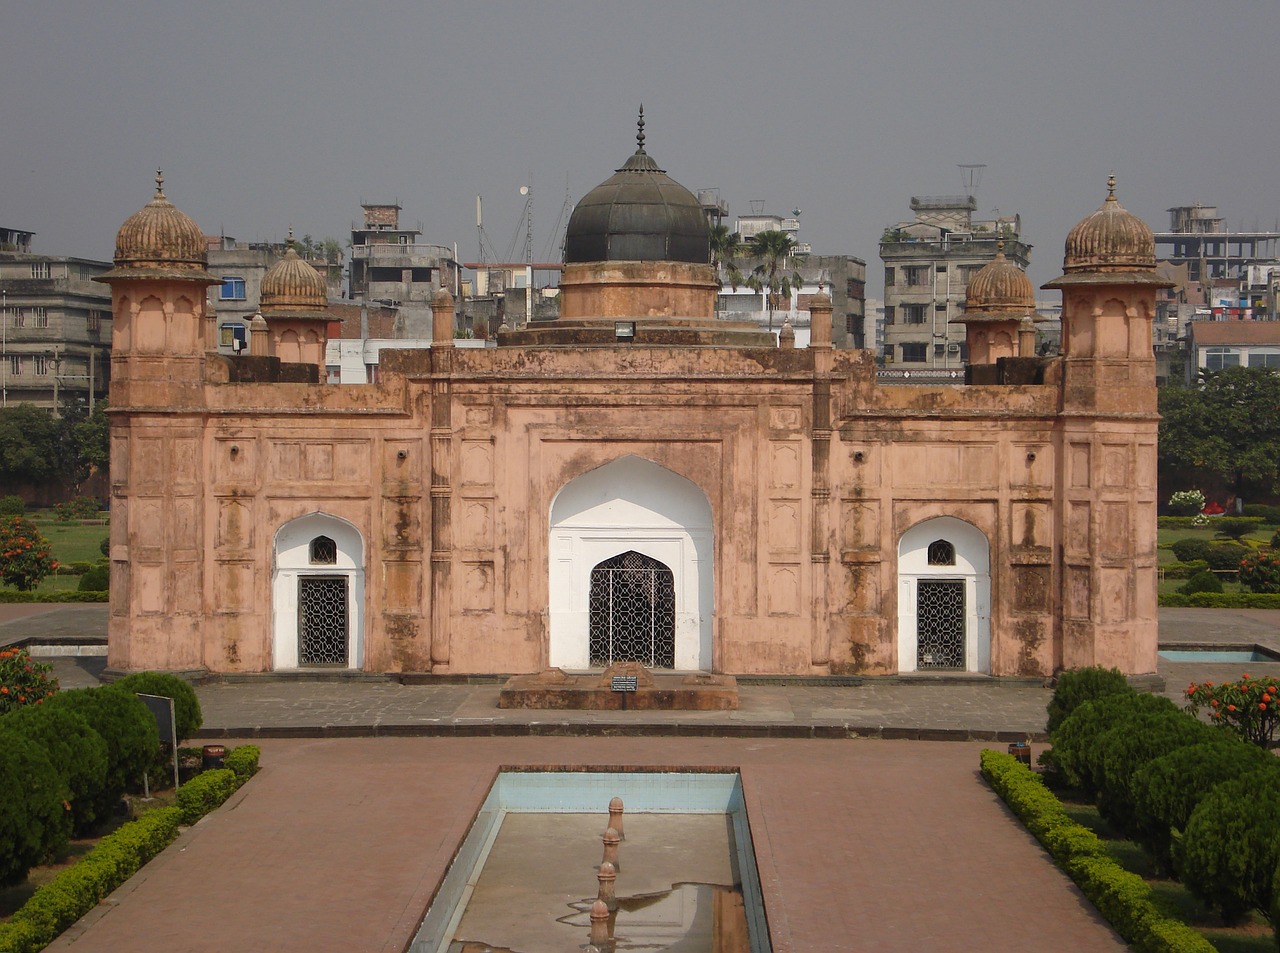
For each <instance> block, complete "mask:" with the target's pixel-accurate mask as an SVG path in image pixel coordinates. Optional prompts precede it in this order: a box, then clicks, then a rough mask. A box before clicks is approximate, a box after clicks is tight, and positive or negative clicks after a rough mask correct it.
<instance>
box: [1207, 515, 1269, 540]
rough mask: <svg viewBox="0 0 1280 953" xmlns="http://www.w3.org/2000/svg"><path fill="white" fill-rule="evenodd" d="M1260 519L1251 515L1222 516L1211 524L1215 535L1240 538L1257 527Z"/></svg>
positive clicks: (1260, 522)
mask: <svg viewBox="0 0 1280 953" xmlns="http://www.w3.org/2000/svg"><path fill="white" fill-rule="evenodd" d="M1261 525H1262V520H1260V519H1258V518H1257V517H1252V516H1224V517H1222V518H1221V519H1219V520H1217V521H1215V522H1214V524H1213V528H1214V532H1215V535H1217V536H1222V537H1225V538H1227V539H1234V540H1241V539H1244V538H1245V537H1246V536H1248V535H1249V534H1250V533H1252V532H1253V531H1254V530H1256V529H1258V528H1259V527H1260V526H1261Z"/></svg>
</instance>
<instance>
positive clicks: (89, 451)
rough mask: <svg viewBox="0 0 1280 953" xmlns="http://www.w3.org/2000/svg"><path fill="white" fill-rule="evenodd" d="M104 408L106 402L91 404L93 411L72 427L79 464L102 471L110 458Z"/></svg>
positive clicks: (105, 407)
mask: <svg viewBox="0 0 1280 953" xmlns="http://www.w3.org/2000/svg"><path fill="white" fill-rule="evenodd" d="M106 410H107V402H106V401H105V400H100V401H98V402H97V403H96V404H94V406H93V413H91V414H90V415H89V416H88V417H86V418H85V419H84V420H82V421H80V422H79V423H77V424H75V425H74V427H73V429H72V438H73V439H74V441H75V447H76V454H77V457H78V462H79V465H80V466H81V467H84V468H85V469H94V470H100V471H102V472H103V473H105V472H106V471H107V467H108V464H109V462H110V459H111V452H110V444H109V441H108V429H107V414H106Z"/></svg>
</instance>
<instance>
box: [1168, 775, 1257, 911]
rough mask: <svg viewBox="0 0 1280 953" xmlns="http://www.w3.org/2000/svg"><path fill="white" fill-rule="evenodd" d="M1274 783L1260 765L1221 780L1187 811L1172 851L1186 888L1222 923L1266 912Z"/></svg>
mask: <svg viewBox="0 0 1280 953" xmlns="http://www.w3.org/2000/svg"><path fill="white" fill-rule="evenodd" d="M1276 831H1280V784H1277V783H1276V774H1275V772H1274V771H1272V770H1267V769H1263V770H1261V771H1255V772H1253V773H1251V774H1246V775H1243V776H1241V777H1238V778H1235V779H1233V780H1231V781H1225V782H1223V783H1222V784H1220V785H1218V786H1217V787H1216V788H1214V789H1213V790H1212V791H1210V792H1209V793H1208V794H1207V795H1206V796H1205V797H1204V799H1203V800H1202V801H1201V802H1200V803H1199V804H1198V805H1197V806H1196V809H1195V810H1194V811H1193V812H1192V813H1191V819H1190V820H1189V821H1188V822H1187V829H1186V831H1185V832H1183V835H1182V840H1181V842H1180V844H1179V849H1178V851H1177V855H1178V856H1177V865H1178V874H1179V877H1180V879H1181V880H1182V882H1183V883H1184V884H1185V885H1186V886H1187V888H1188V889H1189V890H1190V891H1191V892H1192V893H1194V894H1195V895H1196V896H1198V897H1200V898H1201V899H1202V900H1204V901H1205V902H1206V903H1208V904H1209V905H1210V906H1212V907H1214V909H1216V910H1217V911H1218V912H1219V913H1221V914H1222V917H1223V919H1225V920H1226V921H1227V922H1228V923H1230V922H1234V921H1236V920H1238V919H1239V918H1240V917H1241V916H1243V915H1244V914H1245V913H1246V912H1247V911H1249V910H1258V911H1261V912H1262V913H1263V914H1266V913H1269V912H1270V910H1271V907H1272V902H1273V900H1274V897H1273V894H1272V891H1273V889H1274V884H1275V872H1276V867H1277V866H1278V865H1280V837H1277V836H1276Z"/></svg>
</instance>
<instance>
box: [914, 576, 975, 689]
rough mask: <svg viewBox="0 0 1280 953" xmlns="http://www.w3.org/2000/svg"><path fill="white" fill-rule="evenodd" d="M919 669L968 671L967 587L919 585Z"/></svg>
mask: <svg viewBox="0 0 1280 953" xmlns="http://www.w3.org/2000/svg"><path fill="white" fill-rule="evenodd" d="M916 635H917V642H916V668H919V669H936V668H945V669H963V668H964V583H963V582H958V581H950V580H948V581H946V582H924V581H923V580H921V581H920V582H919V583H917V585H916Z"/></svg>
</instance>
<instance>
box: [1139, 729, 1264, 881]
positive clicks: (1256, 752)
mask: <svg viewBox="0 0 1280 953" xmlns="http://www.w3.org/2000/svg"><path fill="white" fill-rule="evenodd" d="M1268 767H1269V768H1270V769H1271V770H1272V771H1274V772H1276V775H1277V781H1278V782H1280V761H1277V760H1276V759H1275V758H1273V757H1272V756H1271V755H1269V754H1267V753H1266V752H1265V751H1263V750H1262V749H1261V748H1259V747H1257V746H1256V745H1250V744H1244V743H1242V742H1240V741H1239V740H1238V739H1236V738H1232V737H1230V736H1228V735H1225V734H1224V735H1222V736H1220V737H1218V738H1214V739H1212V740H1209V741H1203V742H1199V743H1197V744H1193V745H1187V746H1185V747H1181V748H1175V749H1174V750H1172V751H1170V752H1169V753H1167V754H1164V755H1161V756H1160V757H1158V758H1156V759H1155V760H1153V761H1149V762H1148V763H1147V764H1145V765H1143V766H1142V767H1140V768H1139V769H1138V770H1137V771H1135V772H1134V775H1133V778H1132V780H1131V781H1130V788H1131V789H1132V791H1133V810H1134V816H1135V820H1136V821H1137V826H1138V836H1139V838H1140V839H1141V840H1142V842H1143V843H1144V844H1146V845H1147V847H1148V848H1150V850H1151V852H1152V853H1153V854H1154V855H1155V857H1156V859H1157V860H1159V861H1160V862H1161V863H1162V864H1164V865H1166V866H1167V865H1168V864H1169V863H1170V861H1171V860H1172V854H1171V847H1172V833H1171V832H1172V831H1175V830H1176V831H1179V832H1181V831H1183V830H1185V829H1186V827H1187V821H1189V820H1190V819H1191V814H1192V812H1193V811H1194V810H1195V809H1196V805H1198V804H1199V803H1200V802H1201V801H1202V800H1203V799H1204V797H1205V795H1207V794H1208V793H1209V792H1210V791H1212V790H1213V789H1214V788H1215V787H1216V786H1217V785H1219V784H1221V783H1222V782H1224V781H1230V780H1232V779H1234V778H1238V777H1240V776H1241V775H1245V774H1249V773H1251V772H1254V771H1257V770H1259V769H1261V768H1268Z"/></svg>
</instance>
